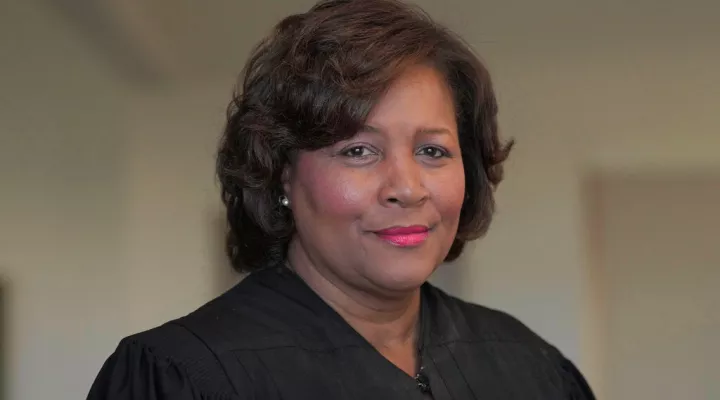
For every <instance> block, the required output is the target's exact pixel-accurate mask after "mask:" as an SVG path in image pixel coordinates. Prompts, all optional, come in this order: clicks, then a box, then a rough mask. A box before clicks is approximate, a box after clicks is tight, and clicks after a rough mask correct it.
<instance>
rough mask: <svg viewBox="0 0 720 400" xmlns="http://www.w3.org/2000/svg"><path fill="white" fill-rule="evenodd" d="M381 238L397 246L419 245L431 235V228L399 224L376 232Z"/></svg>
mask: <svg viewBox="0 0 720 400" xmlns="http://www.w3.org/2000/svg"><path fill="white" fill-rule="evenodd" d="M374 233H375V234H376V235H377V236H378V237H379V238H380V239H382V240H384V241H386V242H388V243H390V244H392V245H394V246H397V247H417V246H420V245H421V244H423V243H424V242H425V241H426V240H427V238H428V236H429V235H430V228H428V227H427V226H422V225H413V226H406V227H402V226H398V227H392V228H388V229H383V230H381V231H376V232H374Z"/></svg>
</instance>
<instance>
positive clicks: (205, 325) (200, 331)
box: [88, 284, 268, 400]
mask: <svg viewBox="0 0 720 400" xmlns="http://www.w3.org/2000/svg"><path fill="white" fill-rule="evenodd" d="M242 286H243V285H242V284H239V285H237V286H235V287H234V288H232V289H230V290H229V291H228V292H226V293H224V294H222V295H220V296H218V297H216V298H215V299H213V300H211V301H209V302H207V303H206V304H204V305H202V306H200V307H199V308H197V309H196V310H194V311H192V312H190V313H189V314H187V315H185V316H182V317H180V318H177V319H173V320H170V321H167V322H164V323H162V324H160V325H158V326H156V327H153V328H151V329H148V330H145V331H142V332H138V333H135V334H132V335H130V336H127V337H125V338H123V339H122V340H120V342H119V344H118V345H117V347H116V348H115V350H114V351H113V353H112V354H111V355H110V357H109V358H108V359H107V360H106V362H105V364H104V365H103V367H102V369H101V370H100V372H99V374H98V376H97V377H96V379H95V382H94V383H93V386H92V389H91V391H90V395H89V397H88V399H91V400H96V399H97V400H100V399H103V400H125V399H132V398H134V397H132V394H131V393H132V391H133V390H151V389H152V390H156V389H157V393H156V397H151V398H150V399H152V400H165V399H176V398H177V399H183V400H185V399H233V398H234V396H235V393H236V390H235V387H234V385H235V384H236V383H237V382H234V381H232V382H231V380H230V379H228V376H227V372H226V371H227V368H228V365H229V364H228V363H229V360H232V352H233V351H234V350H236V349H237V348H238V346H241V345H243V344H247V343H252V342H253V338H262V337H265V336H267V333H268V332H267V329H262V327H263V325H262V324H254V323H248V321H252V317H250V316H249V315H248V314H249V313H248V312H247V310H246V309H247V308H248V307H247V306H244V305H243V304H242V303H237V302H234V301H233V297H234V296H236V295H237V294H238V292H242ZM110 393H113V395H110ZM123 396H125V397H123ZM143 398H145V397H143Z"/></svg>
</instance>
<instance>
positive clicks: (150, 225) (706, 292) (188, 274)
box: [0, 0, 720, 400]
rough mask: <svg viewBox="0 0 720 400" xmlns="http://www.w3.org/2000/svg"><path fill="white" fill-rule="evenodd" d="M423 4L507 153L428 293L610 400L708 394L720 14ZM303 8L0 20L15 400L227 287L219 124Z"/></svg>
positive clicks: (63, 382)
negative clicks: (483, 310) (470, 63)
mask: <svg viewBox="0 0 720 400" xmlns="http://www.w3.org/2000/svg"><path fill="white" fill-rule="evenodd" d="M418 3H419V4H421V5H422V6H424V7H425V9H426V10H427V11H428V12H430V13H431V14H432V15H433V16H435V17H437V18H438V19H439V20H441V21H443V22H445V23H447V24H448V25H449V26H451V27H452V28H453V29H455V30H456V31H457V32H459V33H460V34H461V35H463V36H464V37H465V38H466V40H467V41H468V42H469V43H470V44H471V45H472V46H473V47H474V48H475V49H476V50H477V51H478V53H479V54H480V55H481V56H482V58H483V59H484V60H485V61H486V63H487V64H488V66H489V68H490V70H491V73H492V74H493V77H494V79H495V85H496V89H497V92H498V96H499V100H500V105H501V115H500V117H501V118H500V120H501V127H502V130H503V132H504V135H505V136H506V137H514V138H516V140H517V142H518V143H517V147H516V149H515V152H514V154H513V155H512V158H511V160H510V161H509V163H508V166H507V172H506V181H505V182H504V183H503V184H502V185H501V187H500V189H499V191H498V194H497V200H498V213H497V217H496V220H495V222H494V225H493V227H492V229H491V231H490V234H489V235H488V236H487V237H486V238H484V239H482V240H480V241H478V242H477V243H476V244H474V245H473V246H471V247H470V248H469V249H468V250H467V252H466V253H465V255H464V256H463V257H462V259H461V260H459V261H458V262H456V263H454V264H452V265H446V266H444V267H443V268H442V270H441V271H439V272H438V274H437V276H436V277H435V278H434V279H435V281H436V282H438V284H440V285H441V286H442V287H444V288H446V289H447V290H449V291H451V292H452V293H455V294H457V295H459V296H461V297H463V298H466V299H468V300H471V301H475V302H480V303H482V304H485V305H488V306H491V307H496V308H501V309H503V310H506V311H508V312H511V313H513V314H514V315H516V316H517V317H519V318H520V319H521V320H523V321H524V322H525V323H527V324H528V325H529V326H530V327H531V328H533V329H534V330H536V331H537V332H538V333H540V334H541V335H542V336H543V337H545V338H546V339H547V340H549V341H551V342H552V343H554V344H555V345H557V346H558V347H559V348H560V349H561V350H562V351H563V352H565V353H566V354H567V355H568V356H569V357H570V358H571V359H573V360H574V361H575V362H576V363H578V365H579V366H580V368H581V369H582V370H583V372H584V373H585V374H586V375H587V377H588V379H589V380H590V382H591V384H592V385H593V387H594V388H595V390H596V391H597V392H598V394H599V395H600V396H601V398H608V399H609V398H612V399H624V398H627V399H631V398H632V399H677V398H680V397H678V395H677V392H674V391H673V387H675V386H677V385H679V386H682V387H692V388H695V389H696V390H695V391H692V392H691V393H689V394H688V396H690V397H688V396H686V397H682V398H684V399H703V400H705V399H716V398H720V391H719V389H718V386H717V383H713V382H715V381H718V378H720V372H719V371H720V369H719V366H718V359H720V357H719V356H718V353H717V347H714V348H713V347H712V345H713V344H715V346H717V344H716V342H717V338H718V336H719V335H720V328H718V324H719V322H718V312H717V308H718V305H720V294H719V293H720V291H717V290H716V289H715V288H717V287H718V286H719V285H720V277H719V276H718V270H719V269H720V261H718V260H720V257H718V248H720V246H718V245H720V228H718V226H719V225H718V224H717V223H709V221H717V211H716V209H717V208H718V206H719V205H720V204H719V203H718V200H717V199H718V198H719V197H720V196H719V195H718V191H720V78H718V71H720V47H719V45H718V43H720V23H718V21H720V3H717V2H715V1H710V0H706V1H704V0H690V1H680V0H665V1H661V2H658V1H649V0H633V1H619V0H609V1H604V2H595V3H592V4H591V3H587V2H575V1H570V0H551V1H545V2H535V1H529V0H511V1H507V0H506V1H502V2H501V1H481V2H476V1H470V0H446V1H442V2H440V1H431V0H425V1H419V2H418ZM311 4H312V1H307V0H296V1H293V0H283V1H272V2H258V3H256V2H249V1H243V0H234V1H229V0H216V1H207V2H192V3H191V2H175V1H169V0H142V1H141V0H127V1H122V0H111V1H107V2H93V1H90V0H73V1H71V0H68V1H60V0H57V1H53V0H27V1H20V0H9V1H5V2H2V4H0V275H1V276H2V281H3V290H4V292H5V294H4V296H3V298H4V299H5V300H4V302H5V303H6V304H5V306H6V307H7V309H6V313H5V315H6V316H7V321H6V324H5V325H6V328H7V336H8V337H7V339H8V342H7V345H6V346H5V348H6V349H8V357H9V358H8V360H7V366H8V368H7V370H8V377H7V379H6V381H7V382H8V383H9V385H10V386H9V390H10V392H9V397H8V398H11V399H19V400H25V399H27V400H31V399H42V398H53V399H68V400H69V399H77V398H83V397H84V396H85V394H86V393H87V390H88V388H89V385H90V384H91V382H92V380H93V378H94V376H95V374H96V373H97V371H98V369H99V368H100V366H101V364H102V362H103V361H104V360H105V358H106V357H107V356H108V355H109V353H110V352H111V351H112V350H113V348H114V346H115V345H116V344H117V342H118V341H119V340H120V339H121V338H122V337H123V336H126V335H128V334H131V333H133V332H136V331H138V330H142V329H147V328H150V327H152V326H155V325H157V324H159V323H161V322H163V321H165V320H167V319H170V318H174V317H176V316H180V315H183V314H185V313H187V312H189V311H191V310H192V309H194V308H195V307H197V306H199V305H201V304H202V303H203V302H205V301H207V300H208V299H210V298H211V297H213V296H215V295H216V294H218V293H220V292H221V291H222V290H224V289H226V288H227V287H229V286H230V285H232V284H233V282H235V281H236V280H237V277H236V276H234V275H233V274H232V273H231V272H230V271H229V270H228V267H227V264H226V262H225V260H224V258H223V255H222V243H221V236H222V230H223V220H222V217H223V216H222V210H221V208H220V205H219V200H218V195H217V187H216V184H215V180H214V177H213V152H214V150H215V146H216V144H217V140H218V136H219V133H220V130H221V129H222V126H223V118H224V110H225V107H226V105H227V102H228V101H229V99H230V94H231V91H232V86H233V84H234V82H235V79H236V77H237V74H238V73H239V71H240V69H241V68H242V65H243V62H244V60H245V58H246V56H247V54H248V52H249V51H250V49H251V47H252V45H253V44H254V43H255V42H256V41H257V40H258V39H259V38H260V37H262V35H263V34H264V33H266V32H267V31H268V30H269V28H270V27H271V25H272V24H273V23H275V22H276V21H277V20H278V19H279V18H281V17H282V16H284V15H287V14H289V13H291V12H299V11H303V10H305V9H307V8H308V7H309V6H310V5H311ZM712 199H714V200H712ZM711 218H715V219H714V220H713V219H711ZM662 232H666V233H667V234H665V235H661V234H660V233H662ZM653 249H661V250H662V252H657V251H655V250H653ZM653 255H654V257H653ZM663 310H665V311H663ZM682 328H686V329H682ZM657 332H665V334H664V335H662V336H661V337H658V338H656V340H643V338H647V337H648V335H650V336H653V334H654V333H657ZM713 342H715V343H713ZM698 343H707V344H708V346H709V348H708V349H707V351H705V350H706V349H705V347H703V346H701V345H698ZM633 344H635V345H633ZM640 344H642V346H640ZM633 350H637V351H635V352H633ZM653 355H655V356H656V357H655V358H648V357H651V356H653ZM663 362H664V363H668V362H674V363H676V364H673V367H672V368H664V369H663V368H655V369H650V370H648V368H650V366H653V365H655V366H657V365H658V364H662V363H663ZM698 365H700V366H702V368H699V367H698ZM620 367H624V369H622V368H620ZM697 371H702V372H701V373H697ZM633 379H638V382H641V384H637V385H634V384H633V383H632V382H633ZM713 384H714V385H715V386H713ZM679 386H678V387H679ZM663 396H664V397H663ZM693 396H694V397H693Z"/></svg>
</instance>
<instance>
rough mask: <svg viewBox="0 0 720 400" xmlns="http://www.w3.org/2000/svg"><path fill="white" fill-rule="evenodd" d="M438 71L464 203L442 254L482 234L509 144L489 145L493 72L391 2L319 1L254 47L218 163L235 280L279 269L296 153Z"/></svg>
mask: <svg viewBox="0 0 720 400" xmlns="http://www.w3.org/2000/svg"><path fill="white" fill-rule="evenodd" d="M419 63H425V64H429V65H432V66H433V67H435V68H437V70H438V71H440V72H441V73H442V75H443V76H444V77H445V79H446V80H447V83H448V86H449V87H450V89H451V91H452V94H453V98H454V101H455V109H456V113H457V124H458V134H459V139H460V148H461V152H462V159H463V166H464V169H465V188H466V189H465V190H466V198H465V201H464V203H463V206H462V210H461V213H460V223H459V227H458V232H457V236H456V238H455V241H454V242H453V244H452V247H451V249H450V251H449V253H448V255H447V257H446V261H452V260H454V259H456V258H457V257H458V256H459V255H460V253H461V252H462V249H463V247H464V245H465V242H467V241H469V240H472V239H476V238H478V237H481V236H482V235H484V234H485V233H486V232H487V229H488V226H489V224H490V221H491V219H492V215H493V212H494V206H495V202H494V196H493V191H494V189H495V187H496V186H497V185H498V184H499V183H500V181H501V180H502V175H503V169H502V163H503V162H504V161H505V159H506V158H507V156H508V153H509V152H510V148H511V147H512V142H508V143H502V142H501V140H500V138H499V137H498V127H497V118H496V115H497V101H496V99H495V94H494V92H493V88H492V85H491V82H490V75H489V73H488V71H487V70H486V68H485V67H484V66H483V64H482V63H481V62H480V61H479V60H478V58H477V57H476V56H475V55H474V54H473V52H472V51H471V50H470V48H469V46H467V45H466V44H465V43H464V42H463V41H462V40H461V39H459V38H458V37H456V36H455V35H454V34H452V33H451V32H450V31H448V30H447V29H445V28H444V27H442V26H440V25H438V24H437V23H435V22H434V21H432V20H431V19H430V17H428V16H427V15H426V14H424V13H423V12H422V11H421V10H419V9H416V8H414V7H411V6H409V5H406V4H404V3H402V2H400V1H396V0H325V1H321V2H320V3H318V4H316V5H315V6H314V7H313V8H312V9H310V11H308V12H307V13H303V14H296V15H291V16H289V17H287V18H285V19H284V20H282V21H281V22H280V23H279V24H278V25H277V26H276V27H275V29H274V31H273V32H272V33H271V34H270V35H269V36H268V37H267V38H265V39H264V40H263V41H262V42H261V43H260V44H259V45H258V46H257V47H256V48H255V50H254V52H253V53H252V56H251V58H250V59H249V61H248V63H247V64H246V66H245V69H244V71H243V75H242V77H241V82H240V83H239V85H240V86H241V87H240V88H239V92H238V93H236V94H235V96H234V98H233V100H232V102H231V104H230V107H229V109H228V116H227V119H228V120H227V125H226V127H225V131H224V135H223V138H222V142H221V145H220V149H219V152H218V159H217V174H218V177H219V180H220V184H221V189H222V199H223V202H224V204H225V206H226V207H227V222H228V225H229V228H228V232H227V243H226V250H227V253H228V256H229V258H230V261H231V263H232V265H233V267H234V268H235V269H236V270H238V271H241V272H249V271H253V270H257V269H260V268H263V267H267V266H269V265H277V264H279V263H282V262H283V261H284V259H285V256H286V252H287V247H288V243H289V241H290V239H291V237H292V235H293V234H294V232H295V228H294V222H293V217H292V214H291V211H290V209H289V208H287V207H283V206H282V205H281V204H280V203H279V201H278V199H279V197H280V196H281V195H282V194H283V191H282V184H281V175H282V171H283V169H284V167H285V166H286V165H287V164H288V163H290V162H291V161H292V160H293V155H294V154H296V153H297V152H298V151H302V150H317V149H320V148H323V147H326V146H329V145H332V144H334V143H337V142H339V141H341V140H345V139H348V138H350V137H352V136H353V135H354V134H355V133H356V132H358V131H359V130H360V128H361V127H362V126H363V124H364V122H365V120H366V118H367V116H368V114H369V113H370V110H371V109H372V108H373V106H374V104H375V103H376V102H377V101H378V100H379V98H380V97H381V96H382V95H383V93H384V92H385V91H386V90H387V88H388V87H389V85H390V84H391V83H392V82H393V80H395V79H396V78H397V77H398V76H399V75H400V74H402V73H403V71H404V70H405V69H406V68H407V67H409V66H412V65H416V64H419Z"/></svg>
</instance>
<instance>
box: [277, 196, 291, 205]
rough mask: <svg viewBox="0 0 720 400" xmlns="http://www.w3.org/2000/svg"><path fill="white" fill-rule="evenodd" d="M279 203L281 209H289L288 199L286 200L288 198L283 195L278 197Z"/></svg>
mask: <svg viewBox="0 0 720 400" xmlns="http://www.w3.org/2000/svg"><path fill="white" fill-rule="evenodd" d="M279 202H280V205H281V206H283V207H290V199H288V197H287V196H285V195H282V196H280V200H279Z"/></svg>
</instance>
